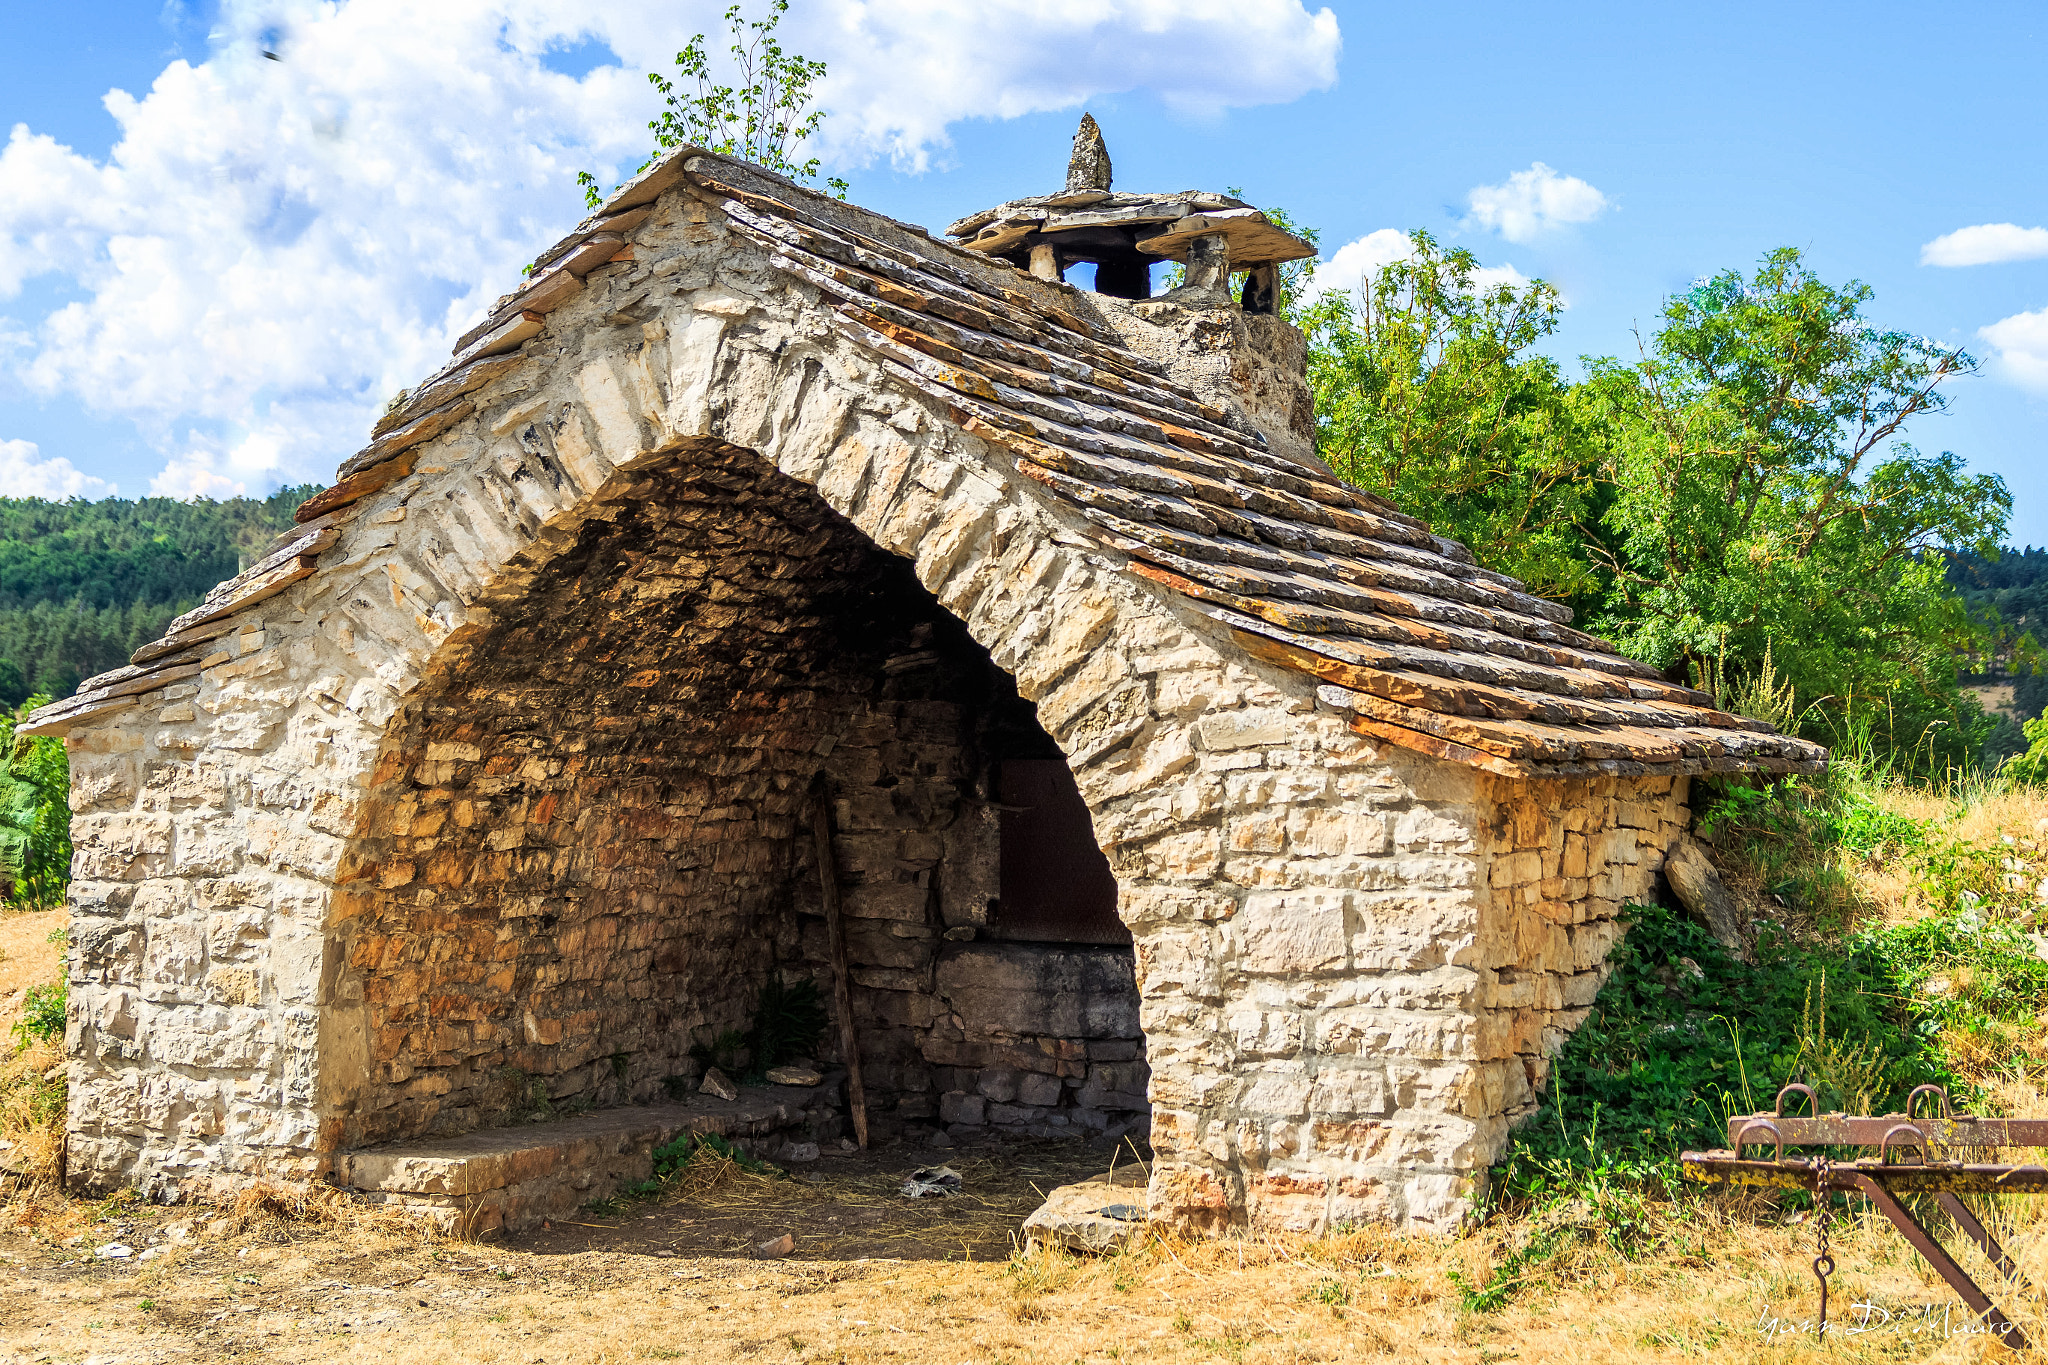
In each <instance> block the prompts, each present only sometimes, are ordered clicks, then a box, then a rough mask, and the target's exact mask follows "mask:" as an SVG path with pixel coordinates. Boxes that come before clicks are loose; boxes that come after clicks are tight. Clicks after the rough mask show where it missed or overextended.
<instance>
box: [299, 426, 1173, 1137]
mask: <svg viewBox="0 0 2048 1365" xmlns="http://www.w3.org/2000/svg"><path fill="white" fill-rule="evenodd" d="M614 492H615V496H612V497H610V498H609V499H607V500H603V501H602V502H601V505H600V506H598V507H597V508H595V509H593V511H592V515H590V516H588V517H587V518H585V519H584V520H583V521H582V524H581V526H580V528H579V529H577V531H576V532H575V534H574V537H573V539H570V540H565V541H563V542H561V543H559V544H557V545H556V546H555V547H554V548H553V550H552V553H549V554H547V555H546V557H545V558H542V557H540V556H538V555H531V556H530V558H531V559H532V561H533V562H531V563H530V564H526V565H523V566H521V568H522V571H521V572H517V573H514V574H511V575H508V577H507V580H506V583H505V585H504V586H503V587H501V588H498V589H496V590H494V592H493V594H492V596H491V597H490V598H489V600H488V604H489V606H490V607H491V609H492V616H491V618H490V620H489V623H488V624H487V625H486V626H484V628H482V629H480V630H477V631H474V632H472V633H470V634H469V635H468V637H467V639H466V641H465V642H463V643H462V645H461V647H460V648H451V649H450V650H448V651H445V652H444V657H443V658H440V659H437V661H436V665H435V668H434V670H433V671H432V672H431V673H430V675H429V676H428V678H427V680H426V681H425V683H424V684H423V685H422V686H421V687H420V688H419V689H418V690H417V691H416V692H415V694H414V695H413V696H412V697H411V698H410V699H409V700H408V702H407V703H406V705H405V706H404V708H403V709H402V710H401V711H400V713H399V714H398V716H396V717H395V718H394V719H393V721H392V723H391V724H390V725H389V726H388V727H387V728H386V732H385V739H384V742H383V745H382V748H381V751H380V754H379V758H378V762H377V765H376V769H375V773H374V775H373V778H372V780H371V784H370V789H369V793H368V800H367V802H366V811H367V814H366V816H365V823H364V827H363V834H362V836H361V837H360V838H359V839H358V840H357V841H356V843H355V845H354V847H353V849H352V852H351V856H350V859H349V866H348V867H347V868H346V869H345V871H344V879H345V880H347V881H348V882H349V884H350V886H351V888H352V895H351V898H350V899H351V901H352V910H351V913H350V914H349V915H348V916H347V917H346V918H345V919H344V920H343V923H344V925H345V926H347V928H346V932H345V934H344V936H343V941H344V944H345V963H346V966H345V968H344V971H345V974H346V980H345V982H344V985H343V988H342V990H341V991H340V994H341V996H342V997H344V998H355V999H359V1000H360V1001H361V1005H360V1008H361V1024H362V1034H361V1036H362V1039H363V1053H364V1056H363V1059H362V1065H361V1067H360V1075H359V1076H358V1077H356V1078H354V1083H353V1084H349V1083H348V1082H347V1081H346V1080H344V1079H342V1078H340V1077H337V1076H334V1075H332V1074H330V1081H340V1082H341V1083H339V1084H337V1085H336V1086H335V1091H334V1093H335V1095H336V1100H337V1110H336V1117H337V1118H338V1119H339V1120H340V1124H341V1128H340V1133H339V1140H340V1142H339V1145H340V1146H342V1147H343V1148H356V1147H361V1146H364V1145H368V1144H375V1143H380V1142H388V1141H391V1140H395V1139H402V1138H412V1137H420V1136H429V1135H437V1134H448V1133H454V1132H461V1131H466V1130H468V1129H473V1128H477V1127H481V1126H489V1125H491V1124H494V1123H498V1122H502V1121H504V1120H505V1119H507V1118H508V1117H510V1116H513V1115H514V1114H516V1113H518V1112H520V1111H522V1110H523V1109H526V1108H528V1107H530V1106H532V1105H533V1104H535V1103H537V1102H544V1103H545V1104H546V1105H548V1106H550V1107H569V1108H572V1109H573V1108H578V1107H585V1106H605V1105H613V1104H620V1103H628V1102H635V1101H638V1102H646V1101H652V1100H659V1099H661V1098H662V1097H663V1096H664V1095H665V1094H674V1093H681V1092H683V1091H685V1090H687V1089H694V1080H695V1077H696V1076H697V1074H698V1073H699V1071H700V1070H701V1068H702V1066H703V1064H704V1062H705V1059H706V1057H707V1055H710V1054H712V1053H714V1052H715V1051H716V1050H717V1049H718V1048H719V1047H721V1046H726V1047H730V1046H731V1039H732V1038H733V1036H734V1035H736V1034H739V1035H744V1034H745V1033H746V1031H747V1030H748V1028H749V1024H750V1020H751V1018H752V1016H753V1013H754V1011H755V1009H756V1006H757V1002H758V1001H759V1000H760V998H761V995H762V993H763V991H764V990H765V989H767V988H768V987H769V985H770V983H771V982H781V983H789V982H800V981H804V980H814V981H817V982H819V983H820V986H821V988H822V989H821V992H820V993H821V994H822V995H823V996H824V997H825V998H826V999H828V1000H829V999H830V997H831V989H830V986H831V976H832V973H833V970H834V964H833V962H832V952H831V950H830V947H829V945H828V942H827V935H826V933H825V923H824V919H823V905H822V891H821V883H820V879H819V874H818V862H817V857H816V854H815V852H814V850H815V847H816V845H815V842H814V841H813V839H812V837H811V835H812V823H811V822H812V815H813V811H814V810H815V808H816V806H817V804H818V803H819V802H821V801H822V802H824V803H826V805H827V807H828V809H829V813H830V824H831V828H832V831H833V835H832V837H833V843H834V852H835V859H836V862H837V868H836V884H837V887H838V890H839V894H840V900H841V905H842V908H843V911H844V917H845V918H844V922H845V926H846V931H845V942H846V964H845V965H846V967H847V969H848V972H849V976H850V982H851V988H852V1000H853V1013H854V1016H855V1022H856V1024H857V1026H858V1030H859V1034H860V1052H861V1054H862V1057H863V1062H864V1073H865V1074H864V1080H865V1086H866V1091H867V1102H868V1109H869V1114H870V1123H871V1126H872V1127H873V1129H874V1130H875V1131H876V1133H877V1134H878V1135H879V1136H890V1135H894V1134H898V1133H906V1132H907V1133H909V1134H910V1135H912V1136H916V1135H919V1134H921V1133H922V1132H924V1131H927V1130H929V1129H932V1128H935V1127H939V1126H946V1127H949V1128H951V1129H952V1130H954V1131H955V1132H956V1133H972V1132H974V1131H976V1130H980V1129H983V1128H989V1127H999V1128H1008V1129H1013V1130H1021V1131H1029V1132H1034V1133H1040V1134H1048V1133H1055V1132H1061V1131H1068V1132H1091V1131H1101V1130H1102V1129H1104V1128H1106V1127H1109V1126H1111V1125H1113V1124H1117V1123H1122V1122H1128V1121H1129V1120H1130V1119H1131V1118H1132V1117H1134V1116H1135V1115H1137V1114H1139V1113H1142V1112H1143V1111H1144V1109H1145V1107H1146V1104H1145V1098H1144V1096H1145V1081H1146V1073H1145V1068H1144V1060H1143V1041H1142V1038H1141V1036H1140V1033H1139V1029H1138V1022H1137V1013H1138V1011H1137V991H1136V986H1135V982H1134V979H1133V974H1132V963H1131V948H1130V936H1129V933H1128V931H1127V930H1124V929H1123V927H1122V925H1121V922H1120V921H1118V920H1117V919H1116V917H1115V913H1114V900H1115V883H1114V880H1113V878H1111V876H1110V873H1109V870H1108V864H1107V862H1106V861H1105V860H1104V859H1103V857H1102V854H1101V852H1100V850H1099V849H1098V848H1096V847H1095V845H1094V841H1093V836H1092V833H1090V832H1089V831H1088V829H1087V808H1086V806H1085V805H1083V804H1082V803H1081V801H1080V797H1079V795H1078V793H1077V792H1076V791H1075V790H1074V786H1073V780H1072V777H1071V775H1070V774H1068V773H1067V772H1066V769H1065V766H1064V762H1063V760H1062V759H1061V756H1060V751H1059V748H1058V746H1057V745H1056V744H1055V743H1054V741H1053V740H1052V739H1051V738H1050V737H1049V736H1048V735H1047V734H1046V732H1045V730H1044V728H1043V727H1042V726H1041V725H1040V724H1039V722H1038V720H1037V718H1036V715H1035V708H1034V707H1033V706H1032V705H1031V704H1030V703H1029V702H1026V701H1024V700H1022V699H1021V698H1020V697H1019V696H1018V693H1017V688H1016V684H1015V682H1014V681H1013V679H1012V678H1011V677H1010V675H1009V674H1007V673H1005V672H1004V671H1003V670H1001V669H1000V668H998V667H997V666H996V665H995V664H994V663H993V662H992V661H991V659H990V657H989V654H988V651H987V650H986V649H984V648H983V647H982V646H981V645H979V644H977V643H976V642H975V641H974V640H973V639H972V638H971V637H970V636H969V635H968V633H967V631H966V629H965V628H964V627H963V626H962V625H961V624H960V623H959V622H958V621H957V620H956V619H955V618H954V617H953V616H951V615H950V614H949V613H948V612H947V611H946V610H945V609H944V608H943V607H941V606H940V605H939V603H938V602H937V601H936V600H935V599H934V598H933V597H932V595H931V594H930V593H929V592H928V591H926V589H925V588H923V587H922V586H921V585H920V584H919V583H918V581H917V578H916V576H915V574H914V572H913V571H912V568H911V565H910V563H909V561H907V560H904V559H902V558H900V557H899V556H896V555H893V554H890V553H888V552H886V551H884V550H881V549H880V548H878V547H876V546H875V545H874V544H873V543H872V542H871V541H870V540H869V539H868V538H867V537H866V536H865V535H863V534H862V533H861V531H859V530H858V529H857V528H856V527H855V526H854V525H853V524H852V523H851V522H849V521H848V520H846V518H844V517H843V516H841V515H840V514H839V513H837V512H835V511H834V510H833V509H832V508H831V507H829V506H828V505H827V504H826V503H825V501H824V500H823V498H822V497H821V496H820V495H819V493H818V492H817V491H816V489H814V488H813V487H812V486H810V485H808V484H803V483H799V482H797V481H796V480H793V479H790V478H788V477H787V476H785V475H783V474H781V473H779V472H778V471H776V470H775V469H774V468H773V467H772V466H771V465H769V464H768V463H767V462H765V461H764V460H762V459H761V458H760V457H759V456H757V455H755V454H753V453H752V452H749V451H745V450H742V449H739V448H736V447H732V446H723V445H710V444H705V445H702V446H700V447H693V448H690V449H687V450H685V451H682V452H679V453H677V454H675V455H673V456H671V457H667V458H665V459H664V460H663V461H662V462H660V463H659V464H657V465H655V466H653V467H650V468H646V469H643V470H641V471H639V473H638V476H637V478H636V479H634V480H632V481H630V482H622V483H621V484H620V485H619V486H618V487H617V488H616V489H615V490H614ZM1006 765H1008V767H1007V771H1006ZM1006 790H1007V791H1008V792H1009V794H1010V795H1011V796H1013V797H1014V796H1015V794H1016V793H1017V792H1018V791H1020V790H1029V791H1032V792H1037V793H1040V795H1039V796H1038V797H1036V798H1034V799H1033V800H1031V801H1028V802H1020V801H1017V800H1014V799H1012V800H1004V799H1003V797H1004V795H1005V792H1006ZM1077 816H1078V819H1079V822H1080V823H1079V826H1078V837H1077V828H1076V825H1075V820H1076V817H1077ZM1006 824H1007V826H1008V838H1009V840H1010V844H1009V849H1008V854H1007V856H1006V853H1005V846H1004V840H1005V826H1006ZM1020 854H1021V855H1022V856H1021V857H1020V856H1019V855H1020ZM1006 866H1007V867H1008V869H1009V872H1008V884H1007V886H1006V883H1005V868H1006ZM1026 873H1029V874H1032V875H1025V874H1026ZM1105 890H1106V892H1107V894H1106V896H1105V895H1104V892H1105ZM1006 892H1007V893H1008V894H1007V896H1006ZM1063 895H1064V896H1065V897H1066V901H1067V903H1066V904H1065V905H1062V903H1061V897H1062V896H1063ZM1006 900H1007V901H1008V902H1009V904H1008V906H1007V908H1006ZM836 1038H837V1034H836V1033H835V1032H832V1031H828V1032H827V1033H826V1035H825V1036H824V1037H823V1038H821V1039H820V1041H819V1045H818V1046H819V1055H820V1056H821V1057H822V1058H824V1059H825V1060H827V1061H830V1060H834V1059H835V1050H836Z"/></svg>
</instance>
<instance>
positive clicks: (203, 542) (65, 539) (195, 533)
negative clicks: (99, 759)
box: [0, 485, 319, 707]
mask: <svg viewBox="0 0 2048 1365" xmlns="http://www.w3.org/2000/svg"><path fill="white" fill-rule="evenodd" d="M317 491H319V490H318V489H317V488H314V487H312V486H310V485H309V486H306V487H300V488H282V489H279V490H278V491H277V492H276V493H274V494H272V495H271V496H270V497H268V498H262V499H256V498H231V499H229V500H228V501H226V502H213V501H210V500H207V499H199V500H197V501H193V502H182V501H179V500H177V499H175V498H142V499H140V500H136V501H130V500H128V499H124V498H104V499H102V500H100V501H98V502H85V501H83V500H81V499H76V498H74V499H72V500H70V501H68V502H45V501H43V500H42V499H40V498H0V704H5V705H6V706H9V707H12V706H14V705H17V704H18V703H19V702H20V701H21V700H22V698H23V697H25V696H26V695H27V694H28V692H29V691H30V690H34V691H38V692H47V693H49V694H50V695H51V696H53V697H65V696H69V695H70V694H71V692H72V691H73V690H74V689H75V688H76V687H77V686H78V682H79V680H80V679H81V678H86V677H90V676H92V675H93V674H95V673H103V672H105V671H106V670H108V669H110V668H118V667H120V666H121V665H123V664H125V663H127V662H128V656H129V654H130V653H131V652H133V650H134V649H135V647H136V646H137V645H140V644H143V643H145V642H147V641H149V640H152V639H155V638H156V637H157V636H158V635H161V634H162V633H163V629H164V627H165V626H166V625H168V624H169V623H170V620H171V618H172V617H174V616H176V615H177V614H178V613H179V612H180V611H183V610H184V609H186V608H187V607H189V606H191V605H192V604H193V603H194V602H196V601H198V599H199V598H200V597H202V596H204V595H205V594H206V591H207V590H208V589H209V588H211V587H213V585H214V584H216V583H218V582H220V581H221V580H222V579H225V578H232V577H233V576H234V575H235V574H236V573H238V572H240V570H241V567H242V565H243V564H244V563H245V562H246V561H248V560H249V559H250V558H252V557H254V556H256V555H258V554H260V553H261V552H262V550H263V549H264V548H266V547H267V546H268V545H269V543H270V541H271V539H272V538H273V537H274V536H276V535H277V533H278V532H280V531H284V530H287V529H289V528H290V527H291V525H292V512H293V510H294V509H295V508H297V507H298V505H299V504H300V503H302V502H304V501H305V500H306V499H307V498H308V497H310V496H312V495H313V494H314V493H315V492H317Z"/></svg>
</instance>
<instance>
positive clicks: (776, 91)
mask: <svg viewBox="0 0 2048 1365" xmlns="http://www.w3.org/2000/svg"><path fill="white" fill-rule="evenodd" d="M788 11H789V0H772V3H770V5H769V6H768V17H767V18H765V19H754V20H747V19H743V18H741V17H740V7H739V6H738V5H734V6H732V7H731V8H730V9H728V10H726V12H725V26H726V29H727V31H728V32H729V33H730V34H731V35H732V46H731V47H730V48H729V49H727V50H728V52H729V53H730V55H731V58H732V62H731V65H732V68H733V72H734V77H735V79H734V83H733V84H731V85H722V84H720V83H719V82H718V81H717V80H715V79H713V77H712V63H711V50H710V49H709V48H708V47H706V46H705V44H704V35H703V34H701V33H700V34H698V35H697V36H696V37H694V38H692V39H690V41H689V44H688V45H687V46H686V47H684V48H683V50H682V51H681V52H678V53H677V54H676V71H677V73H678V74H677V77H676V79H674V80H671V79H669V78H668V77H666V76H664V75H662V74H661V73H660V72H659V71H650V72H648V73H647V80H648V83H649V84H651V85H652V86H653V87H654V88H655V89H656V90H659V91H660V92H661V98H662V103H663V106H664V107H663V109H662V111H661V116H660V117H659V118H656V119H654V120H653V121H652V122H650V123H649V124H648V125H647V127H648V128H649V130H651V131H652V132H653V134H654V151H653V152H652V153H651V154H649V156H648V158H647V160H646V161H644V162H642V163H641V165H640V167H639V171H644V170H646V169H647V167H649V166H651V165H653V164H654V161H655V159H656V158H658V157H659V156H660V155H661V154H662V153H663V152H666V151H672V150H673V149H675V148H677V147H702V148H704V149H705V150H706V151H711V152H716V153H718V154H719V155H720V156H731V157H738V158H739V159H741V160H743V161H751V162H753V163H754V164H755V165H757V166H761V167H764V168H765V169H767V170H771V171H774V172H775V173H776V174H778V175H786V176H788V177H789V178H790V179H791V180H796V181H800V182H803V183H809V182H811V181H813V180H815V179H816V178H817V175H818V158H817V157H815V156H813V157H804V156H803V146H804V144H805V143H806V142H808V141H809V140H810V139H811V138H813V137H815V136H816V135H817V132H818V129H819V127H820V126H822V125H823V123H824V122H825V111H824V110H823V109H818V108H813V107H812V105H813V102H814V101H815V99H816V98H817V96H816V90H815V87H816V85H817V83H818V82H819V81H821V80H823V79H824V77H825V63H823V62H814V61H811V60H810V59H809V58H807V57H802V56H799V55H798V54H796V53H794V52H786V51H784V50H783V47H782V43H781V42H780V41H779V40H778V39H777V38H776V37H775V28H776V26H777V25H778V24H780V23H781V22H782V16H783V15H784V14H786V13H787V12H788ZM678 85H681V86H682V87H683V88H682V89H681V90H680V91H679V90H678V89H677V88H676V87H677V86H678ZM693 85H694V87H695V89H694V93H693V92H692V89H691V87H692V86H693ZM639 171H635V172H634V174H636V175H637V174H639ZM576 183H577V184H579V185H581V186H582V187H583V198H584V202H585V203H587V204H589V206H590V207H591V208H593V209H595V208H598V207H599V206H601V205H602V204H603V203H604V200H605V196H604V195H603V194H601V193H600V192H599V191H598V188H597V177H596V176H594V175H592V174H591V173H590V172H589V171H579V172H577V175H576ZM825 183H826V184H827V185H829V186H830V187H831V188H832V192H833V193H835V194H837V195H838V196H839V197H840V198H841V199H844V198H845V197H846V190H847V185H846V182H845V181H844V180H841V179H839V178H838V177H836V176H834V177H831V178H828V179H827V180H826V181H825Z"/></svg>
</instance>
